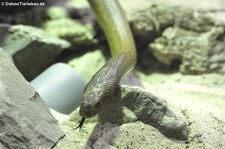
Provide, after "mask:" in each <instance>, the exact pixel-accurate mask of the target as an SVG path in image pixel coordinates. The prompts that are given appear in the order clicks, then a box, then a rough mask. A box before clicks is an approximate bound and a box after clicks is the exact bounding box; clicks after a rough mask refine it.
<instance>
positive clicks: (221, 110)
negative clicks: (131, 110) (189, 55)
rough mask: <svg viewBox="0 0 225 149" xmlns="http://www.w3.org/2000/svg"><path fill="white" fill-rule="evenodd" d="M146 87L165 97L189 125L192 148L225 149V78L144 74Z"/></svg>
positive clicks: (189, 145) (216, 76)
mask: <svg viewBox="0 0 225 149" xmlns="http://www.w3.org/2000/svg"><path fill="white" fill-rule="evenodd" d="M141 76H142V78H144V80H145V81H146V82H145V83H144V87H145V88H146V89H147V90H149V91H150V92H151V93H153V94H155V95H158V96H161V97H164V98H165V99H166V100H167V102H168V104H169V105H171V108H172V109H173V110H174V111H176V113H179V115H180V116H182V117H183V118H184V119H185V120H186V122H187V123H188V125H189V141H188V144H187V145H186V147H190V148H193V149H194V148H207V149H208V148H209V149H211V148H212V149H214V148H215V149H220V148H221V149H222V148H225V142H224V140H225V119H224V114H225V92H224V91H225V76H224V75H218V74H209V75H199V76H190V75H189V76H183V75H181V74H179V73H177V74H172V75H171V74H170V75H165V74H163V75H162V74H153V75H151V76H147V77H146V76H144V75H141Z"/></svg>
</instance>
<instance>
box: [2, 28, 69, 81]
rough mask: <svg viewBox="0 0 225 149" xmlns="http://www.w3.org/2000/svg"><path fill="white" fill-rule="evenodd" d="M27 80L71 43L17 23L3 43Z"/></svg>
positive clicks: (49, 63)
mask: <svg viewBox="0 0 225 149" xmlns="http://www.w3.org/2000/svg"><path fill="white" fill-rule="evenodd" d="M1 45H2V47H4V49H5V50H6V52H7V53H9V54H10V55H11V56H12V57H13V59H14V62H15V64H16V66H17V68H18V69H19V71H20V72H21V73H22V74H23V75H24V76H25V78H26V79H27V80H32V79H33V78H34V77H36V76H37V75H38V74H39V73H40V72H42V71H43V70H45V69H46V68H47V67H48V66H50V65H51V64H52V63H53V62H54V60H55V58H56V57H57V56H58V55H59V54H60V53H61V51H62V50H63V49H65V48H68V47H69V46H70V44H69V43H68V42H67V41H65V40H62V39H59V38H56V37H53V36H50V35H49V34H47V33H45V32H44V31H43V30H41V29H39V28H35V27H31V26H24V25H15V26H12V27H11V28H10V29H9V35H8V36H7V37H6V39H5V41H4V42H3V43H1Z"/></svg>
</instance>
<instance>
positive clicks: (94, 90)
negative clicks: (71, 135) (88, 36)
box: [77, 0, 136, 128]
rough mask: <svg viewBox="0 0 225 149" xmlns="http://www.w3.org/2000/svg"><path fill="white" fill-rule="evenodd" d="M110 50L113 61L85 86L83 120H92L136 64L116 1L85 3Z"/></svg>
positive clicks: (126, 23)
mask: <svg viewBox="0 0 225 149" xmlns="http://www.w3.org/2000/svg"><path fill="white" fill-rule="evenodd" d="M88 1H89V3H90V5H91V8H92V9H93V11H94V13H95V15H96V18H97V21H98V23H99V24H100V26H101V27H102V29H103V31H104V33H105V35H106V38H107V41H108V43H109V46H110V51H111V54H112V57H111V58H110V59H109V60H108V62H107V63H106V64H105V65H103V66H102V68H101V69H100V70H99V71H98V72H97V73H96V74H95V75H94V76H93V77H92V79H91V80H90V81H89V83H88V84H87V86H86V88H85V90H84V93H83V96H82V103H81V106H80V115H81V116H82V117H83V118H82V120H81V121H80V124H79V125H78V127H77V128H81V127H82V125H83V123H84V121H85V118H90V117H93V116H95V115H96V114H97V113H98V111H99V109H100V108H101V107H102V106H104V105H105V104H106V103H107V99H109V97H111V96H113V95H114V93H115V91H116V89H117V87H118V85H119V82H120V80H121V78H122V77H123V76H125V74H127V73H128V72H129V71H130V70H132V69H133V68H134V66H135V64H136V47H135V43H134V39H133V35H132V33H131V29H130V27H129V24H128V22H127V19H126V17H125V14H124V12H123V10H122V8H121V7H120V5H119V3H118V1H117V0H88Z"/></svg>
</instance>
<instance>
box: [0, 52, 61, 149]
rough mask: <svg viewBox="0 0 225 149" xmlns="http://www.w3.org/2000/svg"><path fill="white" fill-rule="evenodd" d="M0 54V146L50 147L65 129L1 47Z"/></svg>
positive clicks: (6, 148)
mask: <svg viewBox="0 0 225 149" xmlns="http://www.w3.org/2000/svg"><path fill="white" fill-rule="evenodd" d="M0 57H1V59H0V142H1V143H0V148H1V149H9V148H20V149H27V148H53V147H54V146H55V145H56V143H57V142H58V141H59V140H60V139H61V138H63V137H64V135H65V134H64V132H63V131H62V130H61V129H60V128H59V126H58V124H57V121H56V119H55V118H54V117H53V116H52V115H51V114H50V111H49V109H48V107H47V105H46V104H45V103H44V101H43V100H42V99H41V98H40V96H39V95H38V94H37V93H36V92H35V90H34V89H33V88H32V87H31V85H30V84H29V83H28V82H27V81H26V80H25V79H24V77H23V76H22V75H21V74H20V72H19V71H18V70H17V69H16V67H15V65H14V64H13V61H12V59H11V58H10V57H9V56H8V55H7V54H6V53H5V51H4V50H2V49H0Z"/></svg>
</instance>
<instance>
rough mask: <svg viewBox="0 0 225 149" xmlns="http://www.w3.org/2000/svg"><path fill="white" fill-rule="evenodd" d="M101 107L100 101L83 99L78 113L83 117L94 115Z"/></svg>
mask: <svg viewBox="0 0 225 149" xmlns="http://www.w3.org/2000/svg"><path fill="white" fill-rule="evenodd" d="M100 107H101V102H100V101H97V102H87V101H83V102H82V103H81V106H80V115H81V116H82V117H85V118H90V117H93V116H95V115H96V114H97V113H98V111H99V109H100Z"/></svg>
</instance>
